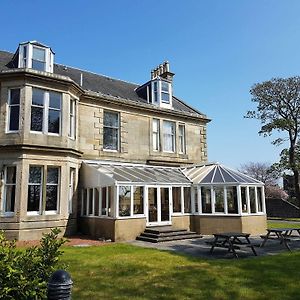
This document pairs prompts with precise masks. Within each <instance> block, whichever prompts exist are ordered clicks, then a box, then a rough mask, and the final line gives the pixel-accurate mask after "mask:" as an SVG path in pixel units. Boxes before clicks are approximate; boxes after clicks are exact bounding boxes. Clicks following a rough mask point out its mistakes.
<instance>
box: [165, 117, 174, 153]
mask: <svg viewBox="0 0 300 300" xmlns="http://www.w3.org/2000/svg"><path fill="white" fill-rule="evenodd" d="M163 130H164V151H172V152H173V151H174V150H175V147H174V146H175V139H174V135H175V124H174V123H173V122H169V121H164V122H163Z"/></svg>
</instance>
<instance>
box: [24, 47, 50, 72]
mask: <svg viewBox="0 0 300 300" xmlns="http://www.w3.org/2000/svg"><path fill="white" fill-rule="evenodd" d="M25 48H26V56H25V57H24V53H25V51H24V49H25ZM34 48H36V49H41V50H44V51H45V61H43V62H44V63H45V68H44V70H43V71H41V70H36V71H38V72H50V73H53V61H54V54H53V52H52V51H51V49H50V48H49V47H42V46H38V45H34V44H32V43H26V44H22V45H20V47H19V61H18V67H19V68H29V69H32V60H33V49H34Z"/></svg>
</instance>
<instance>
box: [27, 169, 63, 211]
mask: <svg viewBox="0 0 300 300" xmlns="http://www.w3.org/2000/svg"><path fill="white" fill-rule="evenodd" d="M31 167H33V168H40V169H41V182H40V183H32V182H29V180H30V177H29V176H28V186H27V197H28V189H29V186H34V185H39V186H40V198H39V209H38V210H37V211H28V206H27V215H29V216H30V215H57V214H59V213H60V187H61V167H60V166H56V165H44V166H43V165H29V168H28V170H29V171H30V168H31ZM48 168H56V169H58V178H57V183H47V176H48ZM28 175H30V172H28ZM47 186H57V203H56V210H46V201H47V194H46V191H47ZM44 191H45V194H44ZM27 205H28V199H27Z"/></svg>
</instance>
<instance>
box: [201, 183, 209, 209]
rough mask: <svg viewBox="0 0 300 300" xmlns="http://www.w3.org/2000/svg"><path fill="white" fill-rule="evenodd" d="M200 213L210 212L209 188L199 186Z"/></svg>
mask: <svg viewBox="0 0 300 300" xmlns="http://www.w3.org/2000/svg"><path fill="white" fill-rule="evenodd" d="M201 199H202V213H211V192H210V188H206V187H201Z"/></svg>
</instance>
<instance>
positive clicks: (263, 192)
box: [261, 186, 266, 213]
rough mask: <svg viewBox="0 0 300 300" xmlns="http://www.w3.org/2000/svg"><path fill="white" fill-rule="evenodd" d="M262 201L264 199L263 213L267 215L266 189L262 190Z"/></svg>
mask: <svg viewBox="0 0 300 300" xmlns="http://www.w3.org/2000/svg"><path fill="white" fill-rule="evenodd" d="M261 199H262V209H263V212H264V213H266V198H265V187H264V186H262V188H261Z"/></svg>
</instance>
